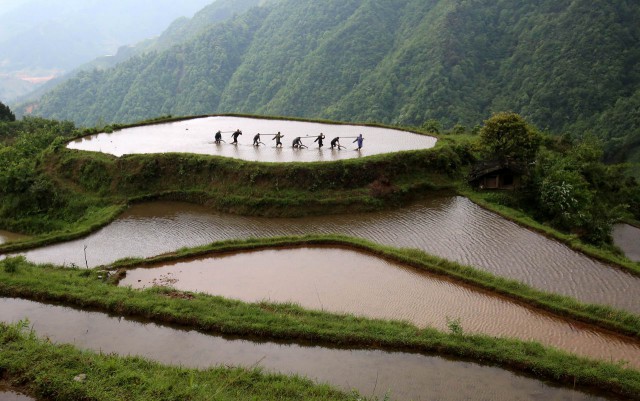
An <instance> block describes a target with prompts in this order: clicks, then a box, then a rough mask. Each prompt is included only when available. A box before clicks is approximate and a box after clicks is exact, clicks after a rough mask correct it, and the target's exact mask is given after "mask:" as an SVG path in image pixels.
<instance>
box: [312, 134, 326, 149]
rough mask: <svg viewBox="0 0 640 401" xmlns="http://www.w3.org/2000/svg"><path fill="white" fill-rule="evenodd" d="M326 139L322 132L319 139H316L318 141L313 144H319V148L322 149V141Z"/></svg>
mask: <svg viewBox="0 0 640 401" xmlns="http://www.w3.org/2000/svg"><path fill="white" fill-rule="evenodd" d="M324 138H326V137H325V136H324V134H323V133H322V132H321V133H320V135H318V137H317V138H316V140H315V141H313V142H318V147H319V148H321V147H322V140H323V139H324Z"/></svg>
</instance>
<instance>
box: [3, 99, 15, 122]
mask: <svg viewBox="0 0 640 401" xmlns="http://www.w3.org/2000/svg"><path fill="white" fill-rule="evenodd" d="M15 120H16V116H15V114H13V112H12V111H11V109H9V106H5V105H4V104H3V103H2V102H0V121H15Z"/></svg>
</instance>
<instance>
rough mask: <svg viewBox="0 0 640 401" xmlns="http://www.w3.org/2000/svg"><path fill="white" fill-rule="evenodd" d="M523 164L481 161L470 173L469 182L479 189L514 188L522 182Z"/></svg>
mask: <svg viewBox="0 0 640 401" xmlns="http://www.w3.org/2000/svg"><path fill="white" fill-rule="evenodd" d="M521 176H522V166H520V165H519V164H518V163H514V162H509V161H498V160H491V161H481V162H478V163H476V164H475V165H474V166H473V168H472V169H471V173H469V179H468V181H469V183H470V184H471V186H472V187H474V188H477V189H481V190H482V189H506V190H513V189H515V188H517V187H518V185H519V184H520V178H521Z"/></svg>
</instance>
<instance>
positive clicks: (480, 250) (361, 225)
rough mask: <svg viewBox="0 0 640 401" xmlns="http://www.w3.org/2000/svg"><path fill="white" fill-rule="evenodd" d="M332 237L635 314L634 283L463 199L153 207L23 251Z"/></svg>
mask: <svg viewBox="0 0 640 401" xmlns="http://www.w3.org/2000/svg"><path fill="white" fill-rule="evenodd" d="M312 233H338V234H345V235H350V236H354V237H361V238H366V239H369V240H372V241H375V242H378V243H381V244H385V245H392V246H396V247H407V248H417V249H421V250H423V251H425V252H428V253H431V254H434V255H437V256H440V257H443V258H445V259H449V260H454V261H457V262H460V263H463V264H468V265H472V266H475V267H477V268H480V269H482V270H486V271H489V272H491V273H493V274H496V275H498V276H503V277H508V278H512V279H515V280H518V281H522V282H524V283H526V284H529V285H531V286H532V287H535V288H538V289H541V290H544V291H549V292H555V293H559V294H564V295H568V296H571V297H575V298H577V299H579V300H581V301H583V302H588V303H599V304H607V305H611V306H613V307H616V308H620V309H626V310H628V311H631V312H634V313H639V312H640V301H639V300H640V278H638V277H635V276H633V275H631V274H629V273H627V272H624V271H622V270H619V269H616V268H612V267H610V266H607V265H605V264H603V263H600V262H598V261H595V260H593V259H590V258H588V257H586V256H585V255H583V254H581V253H578V252H575V251H573V250H572V249H570V248H569V247H567V246H565V245H564V244H561V243H559V242H557V241H553V240H550V239H548V238H546V237H544V236H542V235H540V234H538V233H535V232H533V231H530V230H527V229H525V228H523V227H520V226H518V225H517V224H515V223H512V222H510V221H508V220H506V219H504V218H502V217H500V216H498V215H496V214H494V213H491V212H488V211H486V210H484V209H482V208H480V207H478V206H477V205H475V204H474V203H472V202H471V201H469V200H468V199H466V198H463V197H445V198H437V199H429V200H425V201H422V202H418V203H416V204H414V205H412V206H410V207H406V208H402V209H398V210H394V211H386V212H377V213H366V214H351V215H332V216H316V217H307V218H298V219H291V218H289V219H288V218H263V217H244V216H236V215H228V214H223V213H217V212H213V211H210V210H208V209H206V208H204V207H200V206H195V205H189V204H184V203H173V202H154V203H146V204H140V205H136V206H133V207H131V208H130V209H129V210H128V211H127V212H125V213H124V214H123V215H122V216H121V217H120V218H119V219H117V220H116V221H114V222H113V223H112V224H110V225H108V226H107V227H105V228H103V229H102V230H99V231H97V232H96V233H94V234H92V235H90V236H89V237H87V238H84V239H80V240H77V241H71V242H67V243H64V244H58V245H54V246H50V247H45V248H40V249H37V250H33V251H29V252H27V257H28V258H29V259H30V260H33V261H36V262H53V263H58V264H63V263H66V264H67V265H68V264H69V263H75V264H76V265H80V266H84V256H83V246H84V245H85V244H86V245H87V256H88V261H89V266H97V265H101V264H108V263H111V262H113V261H115V260H117V259H119V258H123V257H129V256H138V257H148V256H153V255H158V254H161V253H164V252H169V251H174V250H176V249H178V248H181V247H188V246H196V245H203V244H207V243H210V242H213V241H220V240H226V239H238V238H249V237H272V236H282V235H303V234H312Z"/></svg>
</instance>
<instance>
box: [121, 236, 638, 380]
mask: <svg viewBox="0 0 640 401" xmlns="http://www.w3.org/2000/svg"><path fill="white" fill-rule="evenodd" d="M121 285H124V286H132V287H134V288H145V287H150V286H153V285H169V286H172V287H175V288H177V289H179V290H183V291H194V292H204V293H208V294H213V295H220V296H223V297H226V298H232V299H239V300H242V301H245V302H259V301H262V300H267V301H270V302H277V303H285V302H293V303H296V304H299V305H301V306H303V307H305V308H308V309H317V310H325V311H329V312H338V313H349V314H355V315H359V316H366V317H371V318H380V319H394V320H406V321H409V322H411V323H413V324H415V325H417V326H419V327H427V326H431V327H436V328H439V329H442V330H445V331H446V329H447V318H450V319H460V322H461V325H462V327H463V329H464V330H465V332H469V333H485V334H488V335H491V336H500V337H515V338H520V339H525V340H535V341H539V342H541V343H543V344H546V345H550V346H554V347H557V348H561V349H564V350H566V351H569V352H573V353H576V354H579V355H583V356H589V357H593V358H599V359H602V360H606V361H620V360H622V361H628V362H629V364H630V365H631V366H634V367H636V368H638V367H640V343H638V342H637V341H634V340H631V339H627V338H623V337H620V336H616V335H613V334H611V333H608V332H605V331H602V330H594V329H593V328H589V327H584V326H582V325H576V324H575V323H571V322H567V321H565V320H562V319H559V318H557V317H554V316H551V315H549V314H546V313H541V312H539V311H536V310H532V309H530V308H526V307H524V306H521V305H518V304H516V303H514V302H512V301H509V300H507V299H505V298H501V297H497V296H495V295H492V294H490V293H488V292H484V291H479V290H476V289H473V288H471V287H467V286H463V285H460V284H457V283H455V282H452V281H450V280H446V279H443V278H440V277H436V276H434V275H432V274H428V273H426V272H421V271H419V270H416V269H412V268H409V267H406V266H403V265H399V264H396V263H392V262H388V261H386V260H384V259H380V258H377V257H374V256H371V255H368V254H363V253H360V252H355V251H352V250H346V249H340V248H328V247H312V248H309V247H302V248H294V249H284V250H282V249H279V250H261V251H251V252H241V253H237V254H232V255H223V256H213V257H206V258H199V259H192V260H185V261H179V262H171V263H166V264H161V265H158V266H152V267H149V268H138V269H133V270H130V271H128V272H127V276H126V277H125V279H124V280H123V281H122V282H121Z"/></svg>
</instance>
